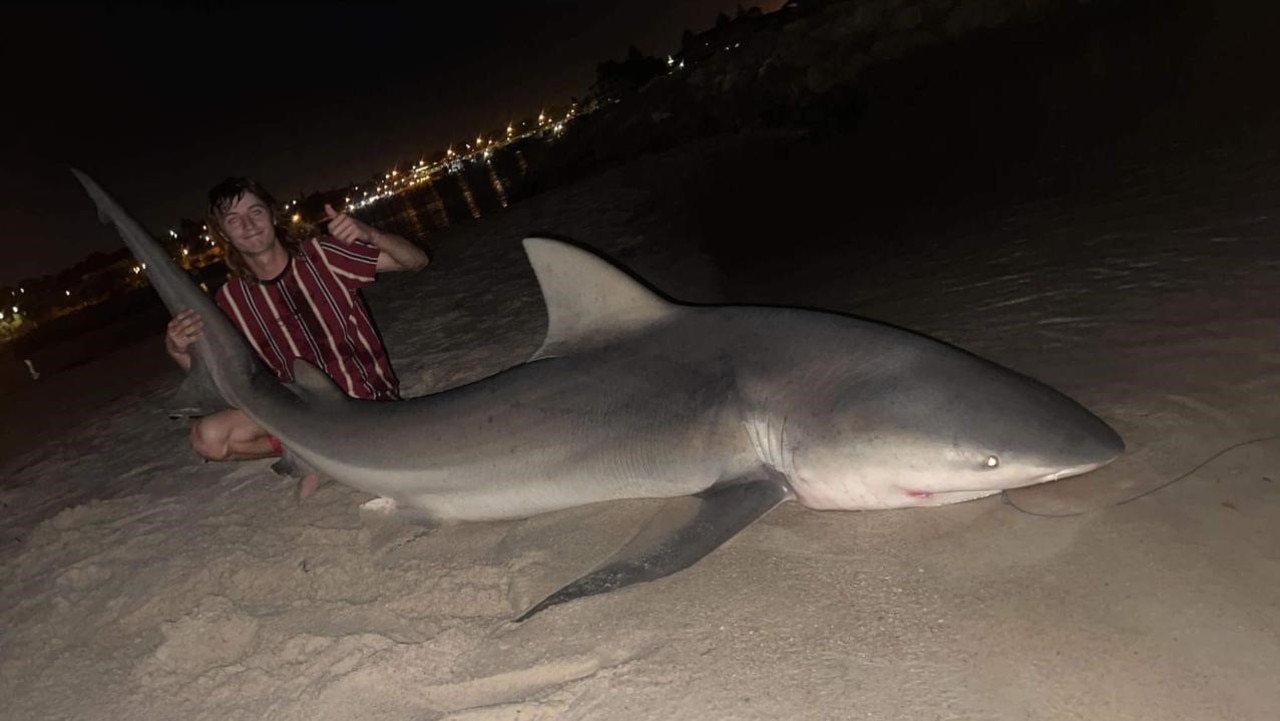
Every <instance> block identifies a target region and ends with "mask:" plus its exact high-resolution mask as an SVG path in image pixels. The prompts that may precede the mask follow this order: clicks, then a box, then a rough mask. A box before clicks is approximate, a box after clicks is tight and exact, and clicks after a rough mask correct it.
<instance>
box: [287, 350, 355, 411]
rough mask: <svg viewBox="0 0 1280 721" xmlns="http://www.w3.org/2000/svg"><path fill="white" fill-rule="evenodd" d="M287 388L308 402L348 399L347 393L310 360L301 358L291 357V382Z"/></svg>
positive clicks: (323, 402) (335, 401)
mask: <svg viewBox="0 0 1280 721" xmlns="http://www.w3.org/2000/svg"><path fill="white" fill-rule="evenodd" d="M289 389H290V390H292V391H293V392H294V394H295V395H297V396H298V397H299V398H301V399H303V400H305V401H308V402H310V403H319V404H328V403H341V402H343V401H346V400H348V396H347V394H346V393H343V392H342V389H341V388H339V387H338V384H336V383H334V382H333V379H332V378H330V377H329V376H327V375H325V372H324V371H322V370H320V369H319V368H317V367H315V365H313V364H312V363H311V362H310V361H306V360H303V359H301V358H294V359H293V383H291V384H289Z"/></svg>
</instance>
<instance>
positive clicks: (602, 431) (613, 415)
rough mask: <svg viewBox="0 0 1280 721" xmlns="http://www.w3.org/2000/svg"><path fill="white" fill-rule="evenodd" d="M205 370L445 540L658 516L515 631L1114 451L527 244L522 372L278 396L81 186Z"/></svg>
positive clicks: (1017, 378)
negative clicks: (863, 518)
mask: <svg viewBox="0 0 1280 721" xmlns="http://www.w3.org/2000/svg"><path fill="white" fill-rule="evenodd" d="M76 176H77V177H78V178H79V179H80V181H81V182H82V183H83V184H84V185H85V187H86V189H87V190H88V191H89V194H90V195H91V196H92V197H93V199H94V201H95V202H96V203H97V205H98V207H99V209H100V211H101V212H102V213H103V214H104V215H105V217H107V218H109V219H110V221H111V222H113V223H115V225H116V226H117V228H118V229H119V230H120V232H121V235H122V236H123V238H124V240H125V242H126V243H127V244H128V246H129V247H130V248H131V249H132V251H133V253H134V254H135V255H136V256H137V258H138V259H139V260H140V261H143V262H145V263H147V268H148V273H149V277H150V279H151V283H152V285H153V286H154V287H155V288H156V289H157V291H159V293H160V295H161V297H162V298H163V299H164V301H165V303H166V305H167V306H168V307H169V309H170V311H172V312H174V313H177V312H179V311H181V310H183V309H185V308H192V309H195V310H196V311H198V312H199V313H200V314H201V315H202V316H203V317H204V329H205V330H204V338H203V339H202V340H200V341H198V342H197V343H196V344H195V346H194V348H195V353H196V356H197V358H198V362H199V363H200V364H202V365H203V367H204V368H205V369H206V370H207V371H208V373H209V377H210V378H211V379H212V381H213V383H214V385H215V386H216V387H217V389H218V390H219V392H220V393H221V395H222V397H223V398H224V400H225V401H226V402H227V403H228V404H229V405H231V406H234V407H237V408H240V409H242V410H243V411H244V412H245V413H247V414H248V415H249V416H250V417H252V418H253V419H254V420H256V421H257V422H258V423H260V424H261V425H262V426H263V427H264V428H266V429H267V430H269V431H270V432H271V433H273V434H274V435H276V436H277V437H279V438H280V439H281V441H282V442H283V444H284V445H285V446H286V447H287V448H288V449H289V450H290V452H291V453H292V454H293V455H294V456H296V457H297V459H299V460H300V462H302V463H304V464H305V465H306V466H308V467H310V468H314V469H317V470H319V471H320V472H322V473H324V474H325V475H327V476H329V477H331V478H333V479H335V480H338V481H340V482H342V483H345V484H348V485H350V486H353V487H356V488H359V489H361V490H364V491H367V492H369V493H372V494H376V495H378V496H381V497H383V498H386V499H390V500H391V501H394V503H395V505H396V506H398V507H402V508H407V509H414V510H416V511H418V512H421V513H423V514H426V515H427V516H430V517H432V518H434V519H437V520H440V521H480V520H494V519H507V518H521V517H527V516H531V515H534V514H539V513H544V512H548V511H554V510H558V509H563V508H568V507H573V506H581V505H585V504H589V503H596V502H601V501H610V500H619V499H631V498H668V499H673V500H672V501H671V502H670V508H669V509H664V510H663V511H660V512H659V513H658V514H657V516H656V517H655V519H654V521H653V522H652V523H651V525H650V527H649V528H648V529H647V530H645V531H643V532H642V533H641V535H640V537H638V538H637V539H633V541H632V542H631V543H629V544H628V545H627V546H626V547H624V548H623V550H622V551H619V553H618V554H615V556H614V557H613V558H611V559H609V561H607V562H606V563H605V564H602V566H601V567H599V568H598V569H597V570H596V571H594V572H592V573H591V574H588V575H587V576H586V577H584V578H582V579H579V580H578V581H576V582H575V583H573V584H570V586H568V587H566V588H565V589H562V590H561V591H560V592H558V593H557V594H555V595H553V596H552V597H550V598H548V599H547V600H545V601H544V602H542V603H541V604H539V605H537V606H535V607H534V608H533V609H531V610H530V611H529V612H528V613H526V614H525V615H524V616H522V618H524V617H527V616H528V615H531V614H532V613H534V612H537V611H539V610H541V609H542V608H545V607H546V606H548V605H551V604H554V603H558V602H561V601H564V600H569V599H570V598H575V597H578V596H583V595H589V594H591V593H599V592H601V591H606V590H610V589H612V588H617V587H619V586H623V585H627V584H629V583H634V582H637V581H645V580H652V579H653V578H657V577H660V576H663V575H667V574H669V573H672V572H674V571H677V570H679V569H681V568H684V567H686V566H688V565H690V564H692V563H694V562H695V561H697V560H698V558H701V557H702V556H703V555H705V554H706V553H709V552H710V551H712V550H714V549H715V547H716V546H718V545H719V544H720V543H721V542H723V541H724V540H726V539H727V538H729V537H730V536H732V535H733V534H734V533H736V532H737V531H738V530H740V529H742V528H744V527H746V526H747V525H749V524H750V523H751V522H752V521H754V520H755V519H756V518H759V517H760V516H762V515H764V514H765V513H767V512H768V511H769V510H770V509H772V508H773V507H775V506H776V505H777V504H778V503H781V502H783V501H785V500H788V499H794V500H796V501H798V502H800V503H801V504H803V505H805V506H808V507H810V508H817V509H840V510H865V509H886V508H902V507H918V506H934V505H941V504H944V503H953V502H958V501H964V500H969V499H974V498H979V497H982V496H986V495H990V494H994V493H998V492H999V491H1001V490H1004V489H1009V488H1017V487H1021V486H1027V485H1031V484H1035V483H1041V482H1044V481H1050V480H1055V479H1058V478H1063V477H1066V476H1071V475H1076V474H1079V473H1084V472H1087V471H1089V470H1092V469H1094V468H1097V467H1099V466H1101V465H1103V464H1106V463H1108V462H1110V461H1111V460H1113V459H1115V458H1116V457H1117V456H1119V455H1120V454H1121V453H1122V452H1123V450H1124V444H1123V442H1122V441H1121V439H1120V437H1119V436H1118V435H1117V434H1116V433H1115V431H1113V430H1112V429H1111V428H1110V427H1108V426H1107V425H1106V423H1104V422H1103V421H1102V420H1100V419H1099V418H1097V417H1096V416H1094V415H1093V414H1092V413H1090V412H1089V411H1088V410H1086V409H1085V408H1083V407H1082V406H1080V405H1079V404H1077V403H1076V402H1075V401H1073V400H1071V399H1070V398H1067V397H1066V396H1064V395H1062V394H1061V393H1058V392H1057V391H1055V390H1053V389H1051V388H1049V387H1047V386H1045V385H1043V384H1041V383H1039V382H1036V381H1034V380H1032V379H1030V378H1027V377H1025V376H1022V375H1019V374H1017V373H1015V372H1013V371H1010V370H1008V369H1006V368H1003V367H1001V366H998V365H995V364H993V363H990V362H988V361H985V360H983V359H981V358H978V357H976V356H973V355H971V354H969V353H966V352H964V351H962V350H959V349H957V348H954V347H952V346H949V345H946V344H943V343H940V342H938V341H935V340H932V339H929V338H926V337H924V336H920V335H917V334H914V333H911V332H908V331H905V330H901V329H897V328H893V327H889V326H886V325H881V324H877V323H872V322H868V321H865V320H859V319H855V318H850V317H846V316H842V315H836V314H830V313H821V312H815V311H808V310H798V309H788V308H765V307H734V306H711V307H707V306H698V307H695V306H685V305H680V304H677V303H673V302H670V301H668V300H665V299H663V298H661V297H659V296H658V295H656V294H655V293H653V292H651V291H650V290H648V289H646V288H645V287H644V286H643V285H641V284H640V283H638V282H637V281H635V280H633V279H632V278H631V277H630V276H628V275H627V274H625V273H623V272H622V271H620V270H619V269H617V268H615V267H614V266H612V265H610V264H608V263H606V262H605V261H604V260H602V259H601V258H599V257H598V256H596V255H593V254H591V253H588V252H586V251H584V250H582V249H579V248H577V247H575V246H572V245H569V244H566V243H562V242H558V241H554V240H547V239H538V238H529V239H526V240H525V242H524V244H525V248H526V251H527V253H528V257H529V260H530V263H531V264H532V266H533V270H534V272H535V273H536V275H537V278H538V281H539V283H540V285H541V287H542V291H543V296H544V299H545V301H546V305H547V313H548V319H549V322H548V330H547V336H546V340H545V342H544V343H543V345H542V347H541V348H540V349H539V350H538V352H537V353H535V354H534V356H533V357H532V358H530V360H529V361H528V362H526V363H524V364H521V365H518V366H515V367H513V368H511V369H508V370H506V371H503V372H501V373H498V374H496V375H494V376H491V377H489V378H486V379H484V380H481V381H477V382H475V383H472V384H470V385H467V386H463V387H460V388H456V389H453V390H449V391H446V392H443V393H437V394H434V395H429V396H425V397H421V398H414V399H410V400H405V401H402V402H396V403H387V402H373V401H361V400H354V399H351V398H348V397H346V396H345V395H344V394H342V393H341V392H340V391H339V390H338V389H337V388H336V387H335V386H334V385H333V383H332V382H331V381H330V380H329V379H328V378H327V377H325V376H324V375H323V374H322V373H321V372H320V371H319V370H317V369H315V368H314V367H311V366H309V365H306V364H305V363H302V362H299V363H298V365H297V367H296V374H295V375H296V377H297V383H296V384H294V385H292V386H289V387H286V386H284V385H282V384H280V383H279V382H277V381H276V380H275V378H274V376H272V375H271V374H270V373H269V372H268V371H267V370H266V369H264V368H263V367H262V366H261V365H259V364H258V362H257V361H256V358H255V357H254V355H253V354H252V352H251V351H250V350H249V348H248V346H247V345H246V344H245V343H244V341H243V340H242V339H241V337H240V334H239V333H238V332H237V331H236V330H235V329H234V328H233V327H232V326H231V325H230V323H229V322H227V320H226V319H225V318H224V316H223V315H222V314H221V312H220V311H218V309H217V308H216V307H215V306H214V305H213V304H212V303H211V302H210V301H209V299H208V298H207V296H205V294H204V293H203V292H201V291H200V290H199V289H198V288H197V287H196V286H195V285H194V284H192V283H191V282H190V281H189V280H188V279H187V277H186V275H185V274H184V273H183V272H182V271H181V270H180V269H179V268H177V266H175V265H174V264H173V263H171V262H170V261H169V259H168V258H167V257H165V255H164V253H163V252H162V251H161V250H160V248H159V246H158V245H157V244H156V243H155V242H154V241H153V240H152V239H151V238H150V237H149V236H148V235H147V233H146V232H145V231H144V230H143V229H142V228H141V227H140V226H139V225H138V224H137V223H136V222H135V221H133V219H132V218H130V217H129V215H128V214H127V213H126V212H125V211H124V210H123V209H122V208H120V207H119V206H118V205H117V204H116V203H115V201H114V200H113V199H111V198H110V197H109V196H108V195H107V194H106V193H105V192H104V191H103V190H102V189H101V188H99V187H98V186H97V185H96V184H95V183H94V182H93V181H92V180H90V179H89V178H87V177H86V176H84V175H83V174H81V173H78V172H77V173H76Z"/></svg>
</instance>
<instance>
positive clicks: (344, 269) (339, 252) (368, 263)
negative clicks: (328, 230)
mask: <svg viewBox="0 0 1280 721" xmlns="http://www.w3.org/2000/svg"><path fill="white" fill-rule="evenodd" d="M303 248H304V250H305V252H308V253H314V254H315V255H316V256H317V259H318V260H320V261H321V262H322V263H324V264H325V266H326V267H328V268H329V270H330V271H332V272H333V274H334V275H335V276H337V277H338V279H339V280H341V281H342V283H343V284H344V285H346V286H347V287H348V288H351V289H355V288H359V287H360V286H362V285H365V284H366V283H372V282H373V279H374V276H375V275H376V274H377V271H378V256H379V255H380V254H381V253H382V251H381V250H379V249H378V246H376V245H373V244H371V243H365V242H363V241H359V240H357V241H355V242H354V243H351V244H350V245H347V244H346V243H343V242H342V241H340V240H338V239H337V238H334V237H332V236H328V235H322V236H320V237H319V238H316V239H314V240H312V241H308V242H307V243H304V244H303Z"/></svg>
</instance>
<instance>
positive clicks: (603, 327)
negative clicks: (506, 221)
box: [524, 238, 679, 360]
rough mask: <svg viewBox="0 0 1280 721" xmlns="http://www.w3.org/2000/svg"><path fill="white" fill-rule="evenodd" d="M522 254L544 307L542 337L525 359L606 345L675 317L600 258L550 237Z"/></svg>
mask: <svg viewBox="0 0 1280 721" xmlns="http://www.w3.org/2000/svg"><path fill="white" fill-rule="evenodd" d="M524 249H525V252H526V253H527V254H528V255H529V263H530V265H532V266H533V272H534V273H535V274H536V275H537V276H538V285H540V286H541V287H542V298H543V300H544V301H545V302H546V304H547V337H546V339H545V340H544V341H543V342H542V347H541V348H539V349H538V351H537V352H536V353H534V354H533V357H532V358H530V360H538V359H540V358H550V357H553V356H562V355H566V354H569V353H572V352H574V351H581V350H583V349H586V348H591V347H599V346H602V345H605V344H607V343H609V342H611V341H613V340H616V339H617V338H619V337H622V336H625V335H629V334H631V333H634V332H637V331H640V330H643V329H645V328H648V327H650V326H652V325H654V324H656V323H659V322H661V321H662V320H665V319H667V318H669V317H671V316H672V315H673V314H675V313H677V312H678V309H679V306H677V305H675V304H673V303H670V302H668V301H666V300H663V299H662V298H660V297H658V296H657V295H656V294H654V293H653V292H652V291H650V290H649V289H648V288H645V287H644V286H643V285H641V284H640V283H638V282H636V280H635V279H633V278H632V277H631V276H629V275H627V274H626V273H624V272H622V271H621V270H619V269H618V268H616V267H614V266H613V265H611V264H609V263H608V262H606V261H605V260H604V259H603V258H601V257H599V256H597V255H594V254H592V253H589V252H587V251H585V250H582V249H581V248H578V247H575V246H573V245H570V244H568V243H564V242H561V241H558V240H551V239H549V238H525V239H524Z"/></svg>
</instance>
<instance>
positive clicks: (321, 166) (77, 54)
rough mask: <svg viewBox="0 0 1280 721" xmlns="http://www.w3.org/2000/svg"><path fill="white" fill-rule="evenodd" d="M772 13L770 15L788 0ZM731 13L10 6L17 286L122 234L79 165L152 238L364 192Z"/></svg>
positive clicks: (6, 276) (4, 203)
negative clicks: (325, 193) (262, 196)
mask: <svg viewBox="0 0 1280 721" xmlns="http://www.w3.org/2000/svg"><path fill="white" fill-rule="evenodd" d="M751 4H759V5H760V6H761V7H762V8H764V9H765V10H766V11H770V10H773V9H775V8H776V7H777V6H778V5H780V4H781V0H766V1H765V2H760V3H744V5H747V6H750V5H751ZM737 6H738V3H737V2H734V1H732V0H507V1H502V0H488V1H476V0H467V1H466V2H453V3H415V4H412V5H410V4H404V5H400V4H387V3H383V4H373V5H369V6H362V7H356V6H303V5H293V6H272V7H261V6H248V5H241V4H236V3H219V4H210V5H208V6H207V7H203V8H164V7H152V6H148V7H133V6H109V7H102V6H79V7H71V6H52V7H50V8H34V7H32V8H11V7H6V8H3V9H0V22H2V23H3V26H4V27H5V29H6V33H5V40H4V42H3V43H0V57H3V60H4V63H3V66H2V67H3V68H5V83H4V89H3V96H4V98H5V102H4V103H3V105H4V107H5V109H4V110H3V111H2V112H0V124H2V127H0V131H2V132H0V158H3V162H0V199H2V200H0V223H2V226H0V227H3V241H0V242H3V243H4V244H5V248H6V256H7V257H6V260H5V262H4V263H2V264H0V285H4V284H12V283H15V282H17V281H19V280H21V279H24V278H28V277H33V276H38V275H43V274H45V273H50V272H55V271H57V270H59V269H61V268H64V267H67V266H69V265H71V264H73V263H75V262H76V261H78V260H80V259H81V258H83V257H84V256H85V255H87V254H88V253H91V252H93V251H96V250H108V251H109V250H115V249H116V248H118V247H119V240H118V239H117V237H116V236H115V234H114V231H112V230H110V229H109V228H108V227H107V226H103V225H100V224H99V223H98V221H97V217H96V213H95V211H94V210H93V206H92V203H90V201H89V200H88V198H87V197H86V196H85V195H84V193H83V191H82V190H81V189H80V187H79V186H78V185H77V184H76V183H75V181H74V180H73V178H72V176H71V174H70V173H69V172H68V168H69V167H71V166H75V167H79V168H81V169H83V170H85V171H86V172H88V173H89V174H90V175H92V176H94V177H95V178H96V179H97V180H98V182H100V183H102V184H103V186H104V187H106V188H107V190H108V191H109V192H111V193H113V194H115V195H116V196H117V198H118V199H120V201H121V202H122V203H124V204H125V206H126V207H127V208H129V209H130V210H131V211H132V212H134V213H135V214H136V215H137V216H138V217H139V218H140V219H141V220H142V222H143V223H145V224H146V225H147V226H148V227H149V228H150V229H151V230H152V231H154V232H157V233H160V232H163V230H164V229H165V228H168V227H170V226H172V225H174V224H176V222H177V220H178V219H179V218H180V217H183V216H185V217H193V218H195V217H198V216H199V214H200V213H201V211H202V209H203V204H204V198H205V193H206V192H207V190H208V188H209V186H211V185H213V184H214V183H215V182H217V181H218V180H220V179H222V178H223V177H226V176H228V175H250V176H253V177H256V178H258V179H259V180H260V181H261V182H263V183H264V184H265V185H266V186H267V187H268V188H270V189H271V190H272V191H273V192H274V193H275V194H276V195H277V197H280V198H282V199H288V198H293V197H296V196H297V195H298V194H300V193H305V192H310V191H317V190H324V189H328V188H332V187H337V186H342V185H346V184H347V183H350V182H360V181H363V180H365V179H367V178H368V177H369V176H370V175H372V174H373V173H376V172H380V171H383V170H386V169H389V168H390V167H392V165H393V164H395V163H396V162H404V161H416V160H417V159H418V158H419V157H420V156H421V155H423V154H426V153H429V152H431V151H434V150H436V149H438V148H441V147H443V146H445V145H447V144H448V143H449V142H451V141H456V140H461V139H464V138H471V137H474V136H475V134H476V133H477V132H484V131H488V130H491V129H494V128H500V127H505V125H506V123H507V122H508V121H509V120H512V119H517V118H520V117H525V116H529V115H536V114H537V112H538V110H539V109H540V108H541V107H542V106H543V105H544V104H548V105H549V104H559V103H563V102H566V101H567V100H568V99H569V97H570V96H573V95H577V96H579V97H582V96H584V95H585V94H586V92H587V89H588V88H589V86H590V84H591V82H592V80H593V79H594V74H595V65H596V63H597V62H599V61H602V60H605V59H609V58H614V59H619V60H620V59H621V58H622V57H623V56H624V54H625V52H626V48H627V46H628V45H629V44H634V45H636V46H637V47H639V48H640V49H641V50H643V51H645V52H648V53H651V54H654V55H665V54H666V53H667V52H672V51H674V50H676V49H677V48H678V46H679V42H680V34H681V32H682V31H683V30H684V29H685V28H690V29H692V30H694V31H695V32H696V31H701V30H704V29H706V28H709V27H710V26H711V25H712V24H713V23H714V20H715V16H716V14H717V13H718V12H720V11H726V12H729V13H730V14H732V13H733V11H734V10H735V9H736V7H737Z"/></svg>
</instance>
